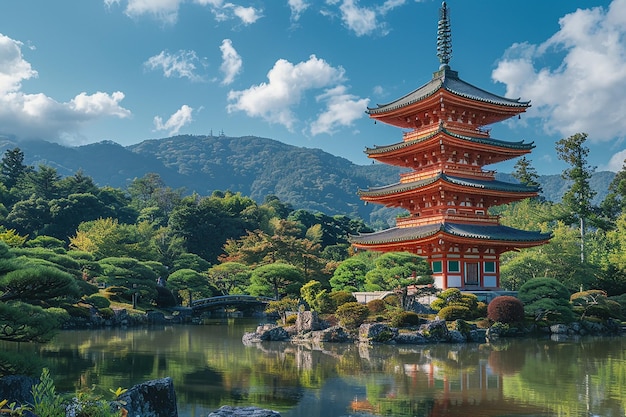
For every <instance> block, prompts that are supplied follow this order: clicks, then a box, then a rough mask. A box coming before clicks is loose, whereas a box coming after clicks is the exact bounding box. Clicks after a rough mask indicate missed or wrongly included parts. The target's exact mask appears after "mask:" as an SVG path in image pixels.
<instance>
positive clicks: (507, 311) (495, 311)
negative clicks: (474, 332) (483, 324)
mask: <svg viewBox="0 0 626 417" xmlns="http://www.w3.org/2000/svg"><path fill="white" fill-rule="evenodd" d="M487 318H488V319H489V320H491V321H493V322H500V323H518V322H521V321H523V320H524V304H522V302H521V301H520V300H519V299H517V298H515V297H512V296H510V295H501V296H499V297H496V298H494V299H493V300H491V302H490V303H489V305H488V306H487Z"/></svg>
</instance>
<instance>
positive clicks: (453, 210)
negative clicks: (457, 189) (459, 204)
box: [447, 208, 456, 214]
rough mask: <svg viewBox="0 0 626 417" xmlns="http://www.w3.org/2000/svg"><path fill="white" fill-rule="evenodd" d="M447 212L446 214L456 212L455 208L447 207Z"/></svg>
mask: <svg viewBox="0 0 626 417" xmlns="http://www.w3.org/2000/svg"><path fill="white" fill-rule="evenodd" d="M447 213H448V214H456V209H453V208H449V209H448V210H447Z"/></svg>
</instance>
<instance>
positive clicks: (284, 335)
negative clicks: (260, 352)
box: [241, 324, 290, 345]
mask: <svg viewBox="0 0 626 417" xmlns="http://www.w3.org/2000/svg"><path fill="white" fill-rule="evenodd" d="M289 338H290V335H289V333H288V332H287V330H285V329H284V328H282V327H280V326H277V325H276V324H263V325H261V326H257V328H256V331H255V332H254V333H244V335H243V336H242V337H241V341H242V342H243V344H244V345H249V344H252V343H259V342H282V341H285V340H289Z"/></svg>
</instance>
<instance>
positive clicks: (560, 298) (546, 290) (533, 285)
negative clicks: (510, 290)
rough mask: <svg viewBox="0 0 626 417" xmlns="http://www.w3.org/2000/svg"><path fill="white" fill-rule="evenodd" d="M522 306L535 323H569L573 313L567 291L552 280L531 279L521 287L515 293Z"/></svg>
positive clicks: (572, 318) (563, 286)
mask: <svg viewBox="0 0 626 417" xmlns="http://www.w3.org/2000/svg"><path fill="white" fill-rule="evenodd" d="M517 296H518V298H519V299H520V301H521V302H522V303H523V304H524V312H525V313H526V315H530V316H532V317H533V318H534V319H535V320H536V321H548V322H555V321H558V322H565V323H568V322H571V321H573V320H574V312H573V311H572V306H571V304H570V301H569V298H570V293H569V290H568V289H567V288H566V287H565V285H563V284H561V283H560V282H559V281H557V280H556V279H554V278H533V279H531V280H528V281H526V282H525V283H524V285H522V286H521V287H520V289H519V291H518V293H517Z"/></svg>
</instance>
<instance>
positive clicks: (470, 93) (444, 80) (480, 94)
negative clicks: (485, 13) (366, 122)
mask: <svg viewBox="0 0 626 417" xmlns="http://www.w3.org/2000/svg"><path fill="white" fill-rule="evenodd" d="M441 89H444V90H445V91H447V92H449V93H450V94H453V95H455V96H458V97H462V98H465V99H469V100H472V101H479V102H483V103H487V104H491V105H496V106H500V107H508V108H518V109H519V111H523V110H524V109H526V108H528V107H530V101H521V99H519V98H518V99H510V98H506V97H502V96H499V95H497V94H493V93H490V92H488V91H486V90H483V89H482V88H478V87H476V86H474V85H472V84H470V83H467V82H465V81H463V80H461V79H460V78H458V73H457V72H456V71H452V70H442V71H438V72H436V73H435V74H434V76H433V79H432V80H430V81H429V82H428V83H426V84H424V85H422V86H421V87H419V88H417V89H416V90H413V91H412V92H410V93H409V94H407V95H405V96H403V97H400V98H399V99H397V100H394V101H392V102H389V103H386V104H378V105H377V107H368V108H367V113H368V114H369V115H371V116H375V115H382V114H385V113H390V112H394V111H396V110H399V109H402V108H404V107H408V106H410V105H412V104H414V103H417V102H420V101H422V100H425V99H426V98H428V97H430V96H432V95H434V94H435V93H437V92H438V91H439V90H441Z"/></svg>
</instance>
